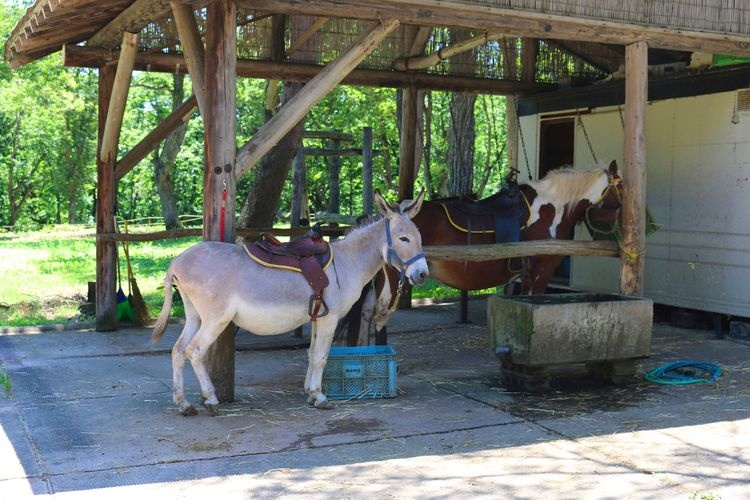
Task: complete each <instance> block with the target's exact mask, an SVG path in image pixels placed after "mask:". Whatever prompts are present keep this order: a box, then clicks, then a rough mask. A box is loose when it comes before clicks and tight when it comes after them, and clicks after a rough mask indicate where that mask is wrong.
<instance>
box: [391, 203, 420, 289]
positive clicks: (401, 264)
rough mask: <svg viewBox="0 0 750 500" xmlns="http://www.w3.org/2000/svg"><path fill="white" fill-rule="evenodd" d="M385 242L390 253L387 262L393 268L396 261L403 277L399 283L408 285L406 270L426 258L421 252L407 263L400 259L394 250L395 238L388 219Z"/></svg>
mask: <svg viewBox="0 0 750 500" xmlns="http://www.w3.org/2000/svg"><path fill="white" fill-rule="evenodd" d="M385 241H386V243H387V244H388V253H387V256H388V259H387V260H386V262H387V263H388V265H389V266H393V264H392V262H393V261H394V260H395V261H396V262H397V263H398V266H399V267H400V269H399V272H400V273H401V276H400V277H399V281H400V282H401V283H406V279H405V278H406V269H407V268H408V267H409V266H410V265H412V264H413V263H415V262H416V261H418V260H419V259H424V258H425V256H424V253H422V252H419V253H418V254H416V255H415V256H414V257H412V258H411V259H409V260H407V261H406V262H404V261H403V260H401V257H399V256H398V254H397V253H396V251H395V250H394V249H393V238H391V220H390V219H389V218H387V217H386V219H385ZM393 267H396V266H393Z"/></svg>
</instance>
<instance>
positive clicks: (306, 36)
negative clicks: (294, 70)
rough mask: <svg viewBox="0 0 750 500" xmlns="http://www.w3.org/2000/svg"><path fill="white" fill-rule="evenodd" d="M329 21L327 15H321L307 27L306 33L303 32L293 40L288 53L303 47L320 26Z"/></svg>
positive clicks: (290, 53)
mask: <svg viewBox="0 0 750 500" xmlns="http://www.w3.org/2000/svg"><path fill="white" fill-rule="evenodd" d="M327 22H328V18H327V17H321V18H318V19H316V20H315V22H314V23H313V24H312V26H310V28H308V29H307V31H305V32H304V33H302V34H301V35H300V36H299V37H298V38H297V39H296V40H295V41H294V42H292V43H291V44H290V45H289V49H288V50H287V55H288V56H289V55H292V54H294V52H295V51H296V50H297V49H299V48H300V47H302V45H303V44H304V43H305V42H306V41H308V40H309V39H310V37H312V36H313V35H314V34H315V33H317V32H318V31H319V30H320V28H322V27H323V25H324V24H325V23H327Z"/></svg>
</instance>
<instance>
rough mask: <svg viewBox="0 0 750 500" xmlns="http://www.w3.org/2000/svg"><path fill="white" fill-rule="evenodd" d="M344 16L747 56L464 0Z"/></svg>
mask: <svg viewBox="0 0 750 500" xmlns="http://www.w3.org/2000/svg"><path fill="white" fill-rule="evenodd" d="M237 5H239V6H242V7H245V8H248V9H253V10H261V11H268V12H284V13H286V14H289V15H298V14H304V15H312V16H315V15H317V16H325V15H328V14H329V13H330V12H339V11H340V10H341V8H342V6H341V4H340V2H339V1H338V0H315V1H309V2H300V1H282V0H237ZM346 16H347V17H351V18H358V19H371V20H376V19H379V18H383V19H388V18H391V17H392V18H396V19H399V20H400V21H401V22H402V23H403V24H415V25H418V26H451V27H456V28H466V29H473V30H482V31H495V32H502V33H505V34H506V36H519V37H531V38H550V39H558V40H580V41H586V42H597V43H612V44H616V45H628V44H631V43H634V42H638V41H643V42H646V43H647V44H648V46H649V47H655V48H662V49H670V50H685V51H699V52H709V53H713V54H730V55H739V56H747V55H748V54H750V37H748V36H746V35H745V36H743V35H736V34H732V33H721V32H708V31H698V30H690V29H687V28H667V27H663V26H643V25H640V24H634V23H626V22H615V21H605V20H599V19H591V18H588V17H585V18H584V17H574V16H566V15H561V14H548V13H545V12H537V11H529V10H521V9H516V8H510V7H504V6H502V5H491V4H488V3H487V2H467V1H462V0H378V1H372V0H352V1H348V2H347V3H346Z"/></svg>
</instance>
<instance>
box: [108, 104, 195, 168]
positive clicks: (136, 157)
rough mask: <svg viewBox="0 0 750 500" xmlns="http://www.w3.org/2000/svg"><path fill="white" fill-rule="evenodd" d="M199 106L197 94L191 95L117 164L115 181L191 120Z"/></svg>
mask: <svg viewBox="0 0 750 500" xmlns="http://www.w3.org/2000/svg"><path fill="white" fill-rule="evenodd" d="M197 106H198V103H197V100H196V96H195V94H193V95H191V96H190V97H189V98H188V99H187V100H186V101H185V102H184V103H182V104H181V105H180V107H178V108H177V109H175V110H174V111H172V112H171V113H170V114H169V116H167V117H166V118H165V119H164V120H163V121H162V122H161V123H160V124H159V125H157V126H156V128H154V130H152V131H151V132H149V134H148V135H147V136H146V137H144V138H143V139H141V141H140V142H139V143H138V144H136V145H135V146H133V148H132V149H131V150H130V151H128V153H127V154H125V155H124V156H123V157H122V159H120V161H118V162H117V166H116V168H115V179H116V180H117V181H119V180H120V179H122V178H123V177H125V174H127V173H128V172H130V171H131V170H132V169H133V167H135V166H136V165H137V164H138V163H139V162H140V161H141V160H143V159H144V158H145V157H146V156H147V155H148V154H149V153H150V152H151V151H153V150H154V149H155V148H156V146H158V145H159V143H160V142H161V141H163V140H164V139H166V138H167V136H168V135H169V134H171V133H172V132H174V130H175V129H176V128H177V127H179V126H180V125H181V124H182V123H183V122H185V121H187V120H188V119H190V115H192V114H193V112H194V111H195V109H196V107H197Z"/></svg>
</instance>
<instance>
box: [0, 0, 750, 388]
mask: <svg viewBox="0 0 750 500" xmlns="http://www.w3.org/2000/svg"><path fill="white" fill-rule="evenodd" d="M446 33H447V34H448V35H446ZM458 33H460V35H458ZM454 34H456V35H454ZM60 50H62V51H63V60H64V64H65V65H68V66H78V67H93V68H98V69H99V149H98V152H99V153H98V157H97V162H98V182H97V205H96V207H97V278H96V284H97V290H96V292H97V293H96V301H97V303H96V315H97V328H98V329H100V330H107V329H113V328H115V327H116V320H115V316H116V307H115V289H116V286H115V282H116V278H115V254H116V245H117V237H116V235H115V227H114V207H115V195H116V183H117V181H118V179H120V178H122V177H123V176H124V175H126V174H127V173H128V171H129V170H131V169H132V168H133V166H134V165H135V164H136V163H137V162H138V161H140V159H142V158H143V157H144V156H145V155H146V154H147V153H148V151H150V150H151V149H152V148H153V147H155V145H156V144H157V143H158V142H159V141H160V140H162V139H163V138H164V137H165V136H166V135H167V134H168V133H169V131H171V130H172V129H173V128H174V127H175V126H176V124H178V123H179V122H180V121H182V120H185V119H187V118H188V117H189V116H190V115H191V114H192V113H193V112H194V110H195V109H196V108H197V109H198V110H199V111H200V115H201V116H202V119H203V121H204V124H205V170H204V188H205V190H204V200H205V201H204V227H203V236H204V238H205V239H211V240H224V241H232V240H233V239H234V238H235V228H234V214H235V207H234V206H233V201H232V200H234V194H235V185H236V180H237V179H238V178H239V177H240V176H242V175H243V174H245V173H246V172H248V170H250V169H251V168H253V166H254V165H255V164H256V163H257V162H258V160H259V159H260V158H261V157H262V156H263V155H265V154H266V153H267V152H268V151H269V150H270V149H271V148H272V147H273V146H274V144H276V143H277V142H278V141H279V139H280V138H282V137H283V136H284V135H285V134H286V132H287V131H289V130H290V129H291V128H292V127H293V126H294V125H295V124H296V123H297V122H298V121H299V120H300V119H301V118H302V117H303V116H304V115H305V114H306V113H307V112H308V111H309V110H310V109H311V107H312V106H314V104H315V103H316V102H318V101H319V100H320V99H321V98H322V97H323V96H324V95H325V94H326V93H327V92H328V91H330V90H331V89H332V88H333V87H335V86H336V85H338V84H352V85H370V86H390V87H399V88H402V89H403V106H402V117H401V118H402V125H403V126H402V137H401V158H400V167H399V168H400V182H399V187H400V188H399V196H401V197H410V196H412V190H413V183H414V176H415V172H416V165H415V164H414V163H415V162H414V158H415V155H414V148H415V141H416V115H417V111H416V110H417V106H416V96H417V91H418V90H423V89H433V90H451V91H466V92H478V93H492V94H505V95H514V96H528V95H532V94H538V93H543V92H546V91H554V90H556V89H558V88H560V87H561V86H578V85H585V84H591V83H594V82H595V81H597V80H601V79H603V78H606V77H607V76H608V75H610V74H613V73H616V72H623V74H624V87H623V94H624V105H623V110H622V111H623V113H622V116H623V118H622V123H623V132H622V136H623V141H622V144H623V152H622V157H623V159H624V164H623V165H622V168H621V170H622V173H623V178H624V206H623V238H622V241H621V249H622V252H621V254H622V255H623V256H622V257H621V266H620V278H619V281H620V288H621V291H622V292H623V293H627V294H635V295H639V294H642V293H643V274H644V258H643V249H644V245H645V243H644V242H645V231H644V226H645V222H644V221H645V201H644V200H645V194H646V186H645V178H646V170H645V169H646V157H645V154H646V147H645V134H644V120H645V114H646V106H647V86H648V68H649V64H653V63H654V62H655V61H660V62H661V61H665V62H670V61H679V60H684V59H685V58H686V57H687V58H689V57H690V55H691V54H692V53H696V52H699V53H708V54H725V55H736V56H748V55H750V6H748V5H747V3H745V2H739V1H735V0H663V1H659V2H654V1H647V0H627V1H623V0H351V1H348V0H207V1H195V2H192V1H191V2H184V1H181V0H171V1H170V0H98V1H92V0H37V1H36V2H35V3H34V4H33V5H32V6H31V7H30V8H29V9H28V10H27V12H26V14H25V15H24V16H23V17H22V19H20V20H19V22H18V24H17V25H16V27H15V29H14V30H13V32H12V33H11V35H10V37H9V39H8V40H7V42H6V44H5V58H6V59H7V60H8V61H9V62H10V64H11V65H12V66H14V67H17V66H20V65H23V64H26V63H28V62H31V61H33V60H35V59H38V58H40V57H43V56H44V55H46V54H49V53H52V52H56V51H60ZM466 54H471V55H472V57H470V58H468V60H467V57H465V56H466ZM457 55H463V57H455V56H457ZM133 70H146V71H163V72H188V73H189V74H190V77H191V80H192V82H193V90H194V95H192V96H191V97H190V98H189V99H187V100H186V102H185V103H184V104H183V105H182V106H181V107H180V108H179V109H178V110H176V111H175V112H173V113H172V115H170V116H169V117H168V118H167V119H166V120H165V121H164V122H163V123H161V124H160V125H159V126H158V127H156V129H154V130H153V131H151V132H150V133H148V134H147V135H146V136H145V137H144V139H143V140H142V141H141V142H140V143H139V144H138V145H137V146H136V147H134V148H133V149H132V150H131V151H128V152H124V153H123V152H120V151H118V138H119V133H120V125H121V121H122V116H123V112H124V108H125V103H126V99H127V94H128V85H129V81H130V76H131V73H132V71H133ZM237 76H241V77H253V78H264V79H273V80H282V81H297V82H305V86H304V88H303V89H302V90H301V91H300V92H299V93H298V94H297V95H296V96H295V97H294V98H293V99H292V100H291V101H290V102H288V103H287V104H286V105H285V106H283V107H282V108H281V109H280V110H279V111H278V112H277V113H276V114H275V115H274V116H273V118H272V119H271V120H269V121H268V122H267V123H266V124H265V125H264V126H263V127H262V128H261V129H260V130H258V131H257V133H256V134H255V135H254V136H253V137H252V138H251V139H250V140H249V141H247V142H246V143H245V144H244V145H242V146H241V147H240V148H237V147H236V137H235V136H236V134H235V128H236V127H235V112H234V111H235V110H234V108H235V78H236V77H237ZM222 199H225V200H226V205H223V204H222ZM221 221H224V223H221ZM222 229H223V232H222ZM584 247H585V245H584ZM581 248H583V247H581ZM526 251H527V252H529V251H530V250H526ZM577 251H578V252H579V253H583V254H585V253H587V252H586V250H585V248H583V250H581V249H579V250H577ZM531 252H532V253H533V251H531ZM612 253H616V249H613V250H612ZM225 337H230V336H228V335H224V336H223V338H225ZM219 344H220V345H219V347H218V349H217V353H216V354H215V358H214V359H215V360H216V362H215V363H214V376H213V378H214V380H215V381H216V382H217V395H218V396H219V398H220V399H221V400H229V399H232V397H233V396H232V395H233V382H232V380H233V376H232V375H233V350H232V347H233V344H232V343H228V342H227V341H226V340H221V341H220V342H219ZM222 346H223V347H222ZM227 346H228V347H227ZM222 349H223V351H222ZM221 352H223V353H224V354H221ZM222 356H224V358H223V359H222ZM230 358H231V359H230ZM217 367H224V368H223V369H224V370H225V371H224V373H223V375H222V374H221V372H220V370H219V368H217ZM217 370H219V372H217Z"/></svg>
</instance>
